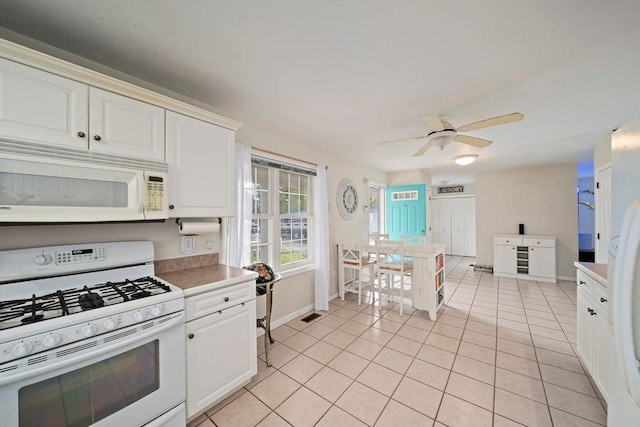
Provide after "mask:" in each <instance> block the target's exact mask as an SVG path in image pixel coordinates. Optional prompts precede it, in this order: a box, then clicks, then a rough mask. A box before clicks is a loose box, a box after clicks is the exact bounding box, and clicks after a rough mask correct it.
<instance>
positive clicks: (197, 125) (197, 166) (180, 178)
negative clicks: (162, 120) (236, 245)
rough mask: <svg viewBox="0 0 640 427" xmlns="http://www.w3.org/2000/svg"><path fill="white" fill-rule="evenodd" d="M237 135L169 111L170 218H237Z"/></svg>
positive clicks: (228, 130) (231, 131)
mask: <svg viewBox="0 0 640 427" xmlns="http://www.w3.org/2000/svg"><path fill="white" fill-rule="evenodd" d="M234 144H235V132H234V131H233V130H230V129H226V128H223V127H220V126H216V125H214V124H212V123H207V122H205V121H202V120H198V119H194V118H192V117H187V116H184V115H182V114H177V113H174V112H172V111H167V163H169V180H170V181H169V216H171V217H183V218H186V217H222V216H233V215H235V185H234V183H233V180H234V175H235V172H234V171H235V161H234V158H235V152H234V150H235V146H234Z"/></svg>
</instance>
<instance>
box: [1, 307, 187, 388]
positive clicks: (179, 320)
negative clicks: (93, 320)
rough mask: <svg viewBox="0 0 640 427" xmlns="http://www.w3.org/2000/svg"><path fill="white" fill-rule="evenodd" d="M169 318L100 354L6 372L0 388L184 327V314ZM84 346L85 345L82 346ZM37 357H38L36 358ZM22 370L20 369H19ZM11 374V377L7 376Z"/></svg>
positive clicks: (86, 352)
mask: <svg viewBox="0 0 640 427" xmlns="http://www.w3.org/2000/svg"><path fill="white" fill-rule="evenodd" d="M169 317H173V318H172V319H170V320H165V321H164V323H162V324H160V325H156V326H154V327H151V328H149V329H147V330H145V331H144V332H142V333H139V334H133V335H131V336H129V337H127V338H126V339H122V340H116V341H113V342H112V343H110V344H107V345H105V346H101V347H97V349H98V350H99V352H98V353H96V351H95V350H96V347H90V348H89V349H87V350H83V351H81V352H79V353H78V354H77V355H76V356H71V357H68V356H63V357H61V358H60V359H59V360H57V361H52V363H50V364H46V366H42V367H40V368H37V367H35V366H34V365H31V366H30V367H29V369H28V370H26V371H21V372H17V373H15V374H13V375H11V374H10V372H12V371H8V372H5V373H4V374H1V375H0V386H3V385H6V384H10V383H13V382H17V381H20V380H23V379H25V378H30V377H34V376H37V375H41V374H44V373H46V372H49V371H53V370H56V369H58V368H61V367H64V366H70V365H73V364H77V363H80V362H83V361H85V360H87V359H91V358H95V357H96V356H100V355H105V354H108V353H109V352H111V351H113V350H115V349H117V348H120V347H125V346H128V345H130V344H135V343H138V342H140V341H142V340H144V339H145V338H148V337H150V336H153V335H156V334H158V333H159V332H162V331H165V330H167V329H171V328H174V327H176V326H179V325H184V312H180V313H177V314H172V315H169ZM140 325H141V324H138V325H135V327H136V328H138V327H140ZM182 330H183V331H184V328H182ZM120 333H122V331H120ZM86 344H87V343H86V342H84V345H86ZM80 345H83V344H80ZM52 351H53V352H55V351H60V350H59V349H58V350H52ZM36 357H37V356H36ZM19 369H20V368H19ZM6 374H9V375H6Z"/></svg>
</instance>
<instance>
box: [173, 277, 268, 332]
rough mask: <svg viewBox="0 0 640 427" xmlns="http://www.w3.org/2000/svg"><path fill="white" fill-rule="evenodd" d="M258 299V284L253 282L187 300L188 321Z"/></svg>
mask: <svg viewBox="0 0 640 427" xmlns="http://www.w3.org/2000/svg"><path fill="white" fill-rule="evenodd" d="M255 298H256V284H255V281H253V280H251V281H249V282H245V283H239V284H237V285H233V286H228V287H226V288H222V289H217V290H215V291H211V292H207V293H204V294H199V295H194V296H192V297H187V298H186V299H185V306H186V315H187V318H186V321H187V322H188V321H190V320H193V319H197V318H199V317H202V316H206V315H207V314H211V313H215V312H216V311H221V310H224V309H225V308H228V307H233V306H234V305H237V304H240V303H243V302H246V301H250V300H253V299H255Z"/></svg>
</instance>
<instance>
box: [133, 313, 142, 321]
mask: <svg viewBox="0 0 640 427" xmlns="http://www.w3.org/2000/svg"><path fill="white" fill-rule="evenodd" d="M133 320H134V321H135V322H142V321H143V320H144V313H143V312H141V311H136V312H135V313H133Z"/></svg>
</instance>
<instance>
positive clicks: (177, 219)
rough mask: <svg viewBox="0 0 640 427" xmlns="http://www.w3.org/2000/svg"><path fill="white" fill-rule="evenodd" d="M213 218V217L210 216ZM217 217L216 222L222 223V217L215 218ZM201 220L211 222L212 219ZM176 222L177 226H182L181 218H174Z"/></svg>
mask: <svg viewBox="0 0 640 427" xmlns="http://www.w3.org/2000/svg"><path fill="white" fill-rule="evenodd" d="M212 219H215V218H212ZM217 219H218V224H222V218H217ZM202 222H212V221H202ZM176 224H178V227H182V218H176Z"/></svg>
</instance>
